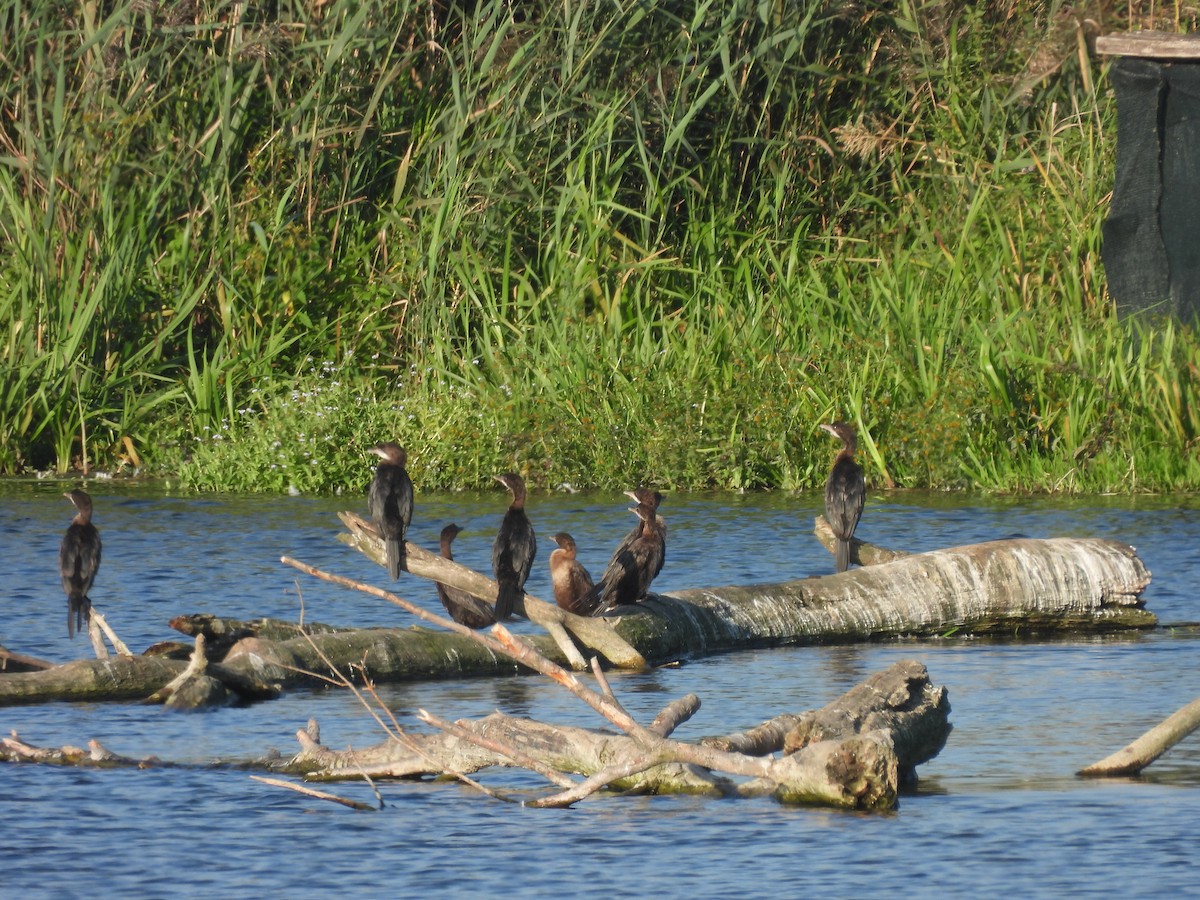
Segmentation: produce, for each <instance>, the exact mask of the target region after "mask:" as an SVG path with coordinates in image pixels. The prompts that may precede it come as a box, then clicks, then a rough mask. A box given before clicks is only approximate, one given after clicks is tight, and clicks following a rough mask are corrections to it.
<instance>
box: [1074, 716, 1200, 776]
mask: <svg viewBox="0 0 1200 900" xmlns="http://www.w3.org/2000/svg"><path fill="white" fill-rule="evenodd" d="M1197 728H1200V698H1197V699H1195V700H1193V701H1192V702H1191V703H1189V704H1188V705H1187V706H1185V707H1183V708H1182V709H1180V710H1178V711H1177V712H1174V713H1172V714H1171V715H1170V716H1168V717H1167V718H1166V719H1164V720H1163V721H1162V722H1160V723H1159V724H1157V725H1155V726H1154V727H1153V728H1151V729H1150V730H1149V731H1147V732H1146V733H1145V734H1143V735H1142V736H1141V737H1140V738H1138V739H1137V740H1136V741H1134V742H1133V743H1132V744H1130V745H1129V746H1127V747H1124V748H1122V749H1120V750H1118V751H1117V752H1116V753H1114V754H1112V755H1111V756H1106V757H1105V758H1104V759H1102V760H1100V761H1099V762H1095V763H1092V764H1091V765H1090V766H1088V767H1087V768H1084V769H1081V770H1080V771H1079V773H1078V774H1080V775H1086V776H1096V777H1104V776H1118V775H1136V774H1137V773H1138V772H1140V771H1142V769H1144V768H1146V766H1148V765H1150V763H1152V762H1154V761H1155V760H1156V759H1158V758H1159V757H1160V756H1162V755H1163V754H1164V753H1166V752H1167V751H1168V750H1170V749H1171V748H1172V747H1174V746H1175V745H1176V744H1178V743H1179V742H1180V741H1182V740H1183V739H1184V738H1185V737H1187V736H1188V735H1189V734H1191V733H1192V732H1193V731H1195V730H1196V729H1197Z"/></svg>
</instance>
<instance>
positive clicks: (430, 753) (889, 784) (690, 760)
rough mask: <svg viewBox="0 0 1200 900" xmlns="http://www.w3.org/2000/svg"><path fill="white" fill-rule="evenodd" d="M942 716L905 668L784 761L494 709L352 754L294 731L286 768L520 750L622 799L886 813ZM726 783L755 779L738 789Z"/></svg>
mask: <svg viewBox="0 0 1200 900" xmlns="http://www.w3.org/2000/svg"><path fill="white" fill-rule="evenodd" d="M949 711H950V705H949V702H948V699H947V694H946V691H945V689H944V688H941V687H934V686H933V685H932V684H931V683H930V680H929V676H928V673H927V672H926V670H925V667H924V666H923V665H921V663H919V662H915V661H903V662H899V663H896V664H895V665H893V666H891V667H890V668H888V669H886V670H884V671H883V672H880V673H877V674H875V675H873V676H871V677H870V678H869V679H867V681H866V682H864V683H863V684H861V685H859V686H858V687H856V688H854V689H853V690H851V691H849V692H847V693H846V694H844V695H843V696H842V697H839V698H838V699H837V700H835V701H834V702H833V703H830V704H829V705H828V706H826V707H824V708H823V709H821V710H817V711H815V712H811V713H808V714H805V715H803V716H797V717H794V718H795V719H796V720H797V721H798V722H799V723H800V724H799V725H798V726H797V728H794V729H792V734H793V737H791V738H789V740H788V746H787V747H785V748H784V749H785V750H786V752H787V755H786V756H783V757H782V758H779V759H764V758H762V757H761V756H751V755H748V754H743V753H737V752H732V751H726V750H721V749H718V747H717V745H718V744H719V743H720V741H719V740H714V739H710V740H708V741H706V742H704V743H702V744H700V745H689V744H682V743H680V742H668V741H665V740H664V741H662V742H661V745H660V744H659V742H654V743H652V744H650V745H649V746H647V744H646V743H645V742H644V741H643V740H641V739H639V738H638V737H637V736H636V735H629V734H613V733H611V732H605V731H596V730H591V729H585V728H576V727H564V726H561V725H547V724H545V723H542V722H536V721H533V720H530V719H522V718H515V717H512V716H507V715H504V714H503V713H493V714H492V715H489V716H487V717H486V718H484V719H481V720H478V721H470V720H460V721H458V722H455V723H454V726H455V727H454V731H453V733H447V732H434V733H428V734H415V733H413V732H404V733H403V740H398V739H396V738H392V739H389V740H387V741H385V742H383V743H381V744H378V745H376V746H373V747H367V748H363V749H360V750H331V749H329V748H327V747H325V746H323V745H322V744H321V743H320V742H319V740H317V739H315V738H314V737H313V736H312V732H311V731H300V732H298V733H297V735H296V738H297V740H298V741H299V743H300V748H301V749H300V753H299V754H298V755H297V756H296V757H295V758H294V759H293V760H292V762H291V764H290V767H291V768H292V770H293V771H296V772H303V773H305V774H306V775H307V776H308V777H309V778H310V779H315V780H344V779H352V778H358V777H364V776H370V777H374V778H381V777H384V778H398V777H414V776H437V775H444V774H459V773H473V772H478V771H480V770H482V769H486V768H489V767H493V766H514V765H524V763H522V762H517V761H514V760H513V759H512V758H511V757H510V756H509V755H508V754H507V753H506V752H504V751H503V750H498V749H494V748H497V747H519V748H520V753H521V754H522V755H524V756H526V757H532V758H533V759H534V760H536V762H537V763H538V764H539V765H540V766H543V767H546V768H549V769H551V770H554V771H559V772H571V773H576V774H580V775H585V776H592V775H595V774H596V773H598V772H602V771H605V770H608V771H625V772H629V774H628V775H623V776H621V777H618V778H614V779H613V780H612V781H611V782H610V784H611V787H612V788H615V789H618V790H622V791H636V792H640V793H701V794H706V795H711V796H725V797H728V796H743V797H745V796H772V797H775V798H776V799H779V800H781V801H784V802H788V803H806V804H819V805H823V806H835V807H841V808H859V809H890V808H892V807H893V806H895V804H896V800H897V796H898V793H899V789H900V787H901V785H902V784H904V783H905V781H906V780H907V782H908V783H913V782H915V778H916V776H915V770H916V766H918V765H919V764H921V763H924V762H926V761H928V760H929V759H932V758H933V757H934V756H936V755H937V753H938V752H939V751H940V750H941V749H942V747H943V746H945V742H946V738H947V736H948V735H949V733H950V724H949ZM797 729H799V731H801V732H803V734H802V735H800V734H797ZM736 742H737V740H736V739H734V741H733V743H736ZM758 749H759V750H760V751H763V752H764V753H765V752H770V751H768V750H766V749H765V748H763V747H759V748H758ZM775 749H778V747H776V748H775ZM706 751H708V752H706ZM731 775H732V776H747V775H749V776H752V777H750V778H749V779H748V780H741V781H739V780H737V779H736V778H735V777H730V776H731ZM531 805H546V804H544V803H541V802H537V801H535V802H534V803H533V804H531Z"/></svg>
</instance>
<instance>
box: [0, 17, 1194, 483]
mask: <svg viewBox="0 0 1200 900" xmlns="http://www.w3.org/2000/svg"><path fill="white" fill-rule="evenodd" d="M1156 10H1159V6H1158V5H1152V4H1130V5H1129V6H1125V5H1120V4H1118V5H1116V6H1111V7H1110V6H1101V5H1090V4H1086V5H1085V4H1074V5H1073V4H1066V3H1019V2H1015V0H991V2H989V3H985V4H974V3H965V2H961V0H947V2H943V3H935V4H927V5H922V6H916V5H912V4H909V3H906V2H900V3H895V4H883V3H876V2H866V3H858V4H844V5H835V4H830V5H825V4H817V3H809V4H778V3H762V2H757V0H754V2H752V0H719V2H718V0H710V2H704V0H701V2H689V3H677V2H669V0H655V2H650V3H646V2H636V3H635V2H627V0H612V2H605V3H556V2H536V3H529V4H520V5H513V4H509V3H507V2H503V0H480V2H478V3H472V4H440V3H433V2H429V0H423V2H400V3H395V4H392V3H384V2H381V0H365V2H348V0H330V2H328V3H323V4H305V3H297V2H289V0H284V2H281V3H278V4H273V5H271V6H270V7H269V8H261V9H260V8H257V7H255V6H254V5H249V6H246V5H242V4H226V3H221V2H210V0H199V2H196V3H189V4H165V3H164V4H157V5H156V4H154V3H145V2H142V0H130V2H125V3H122V2H115V3H103V4H98V5H97V4H81V5H76V4H64V3H60V2H51V0H37V2H33V3H28V2H24V3H17V2H15V0H0V16H2V17H3V20H4V26H5V27H4V28H3V30H2V31H0V42H2V50H3V54H4V58H5V59H6V60H7V61H8V64H9V65H10V66H11V67H12V68H14V69H15V70H16V72H17V73H18V74H19V77H15V78H10V79H6V80H5V82H4V83H3V84H2V85H0V109H3V112H4V115H3V118H2V120H0V142H2V146H0V229H2V233H3V236H4V241H5V244H6V246H7V251H8V252H6V253H5V254H4V255H3V257H2V258H0V324H2V326H3V329H2V331H0V370H3V373H4V376H3V383H2V385H0V472H6V473H12V472H16V471H23V470H27V469H30V468H37V469H44V468H56V469H58V470H59V471H66V470H67V469H69V468H70V467H72V466H79V465H88V466H92V467H99V468H103V469H115V468H120V467H122V466H128V467H137V468H143V469H150V470H157V471H169V472H176V473H178V474H179V475H180V477H181V478H182V480H183V482H184V483H185V484H188V485H190V486H193V487H196V488H200V489H218V490H220V489H236V490H270V491H277V490H286V489H289V488H293V489H296V490H301V491H306V492H308V491H330V490H338V489H342V488H344V489H347V490H355V491H357V490H361V489H363V488H364V487H365V485H366V482H367V480H368V479H369V476H370V463H369V459H368V456H367V454H366V449H367V448H368V447H369V446H371V445H372V444H374V443H376V442H377V441H379V440H382V439H394V440H398V441H400V442H401V443H403V444H404V445H405V446H407V447H408V449H409V458H410V460H411V463H410V470H411V471H412V473H413V478H414V481H416V482H417V483H418V484H420V485H422V486H423V487H425V488H427V489H428V488H434V487H441V488H453V487H474V486H481V485H484V484H488V483H490V482H491V477H492V475H493V474H494V473H496V472H500V471H504V470H518V471H521V472H522V473H524V474H525V476H526V478H527V480H529V481H530V482H531V483H532V484H534V485H536V486H538V487H549V488H555V487H558V486H561V485H573V486H576V487H589V486H594V487H605V488H612V487H622V488H623V487H627V486H628V485H630V484H633V483H638V482H651V483H654V484H657V485H661V486H665V487H672V488H701V487H721V488H760V487H778V488H784V489H799V488H813V487H816V486H818V485H819V484H821V483H822V482H823V479H824V476H825V471H826V469H827V466H828V462H829V459H830V458H831V456H832V450H833V448H831V447H830V446H828V441H827V439H824V435H823V434H822V433H821V432H819V431H818V430H817V428H816V426H817V424H818V423H819V422H822V421H830V420H832V419H834V418H846V419H848V420H850V421H852V422H854V423H856V425H857V426H858V428H859V433H860V452H861V456H862V457H863V459H864V462H865V464H866V467H867V471H868V478H869V480H870V481H871V482H872V484H874V485H881V486H882V485H890V484H896V485H902V486H906V487H934V488H959V487H978V488H983V489H992V490H1063V491H1101V490H1105V491H1107V490H1123V491H1130V490H1181V489H1195V488H1196V487H1197V486H1200V459H1198V457H1197V451H1196V446H1195V443H1196V438H1197V435H1200V407H1198V405H1197V392H1198V378H1200V368H1198V363H1200V340H1198V339H1197V336H1196V334H1195V332H1194V331H1193V329H1192V328H1191V327H1190V326H1183V325H1179V324H1174V323H1171V322H1155V321H1125V320H1121V319H1119V318H1118V317H1117V315H1116V313H1115V311H1114V310H1113V308H1112V304H1111V301H1110V300H1109V299H1108V298H1107V295H1106V294H1105V288H1104V276H1103V271H1102V268H1101V263H1100V256H1099V247H1100V225H1101V222H1102V221H1103V218H1104V216H1105V214H1106V212H1107V205H1108V193H1109V191H1110V189H1111V184H1112V172H1113V155H1114V153H1113V151H1114V141H1115V134H1116V109H1115V103H1114V100H1113V98H1112V95H1111V91H1110V89H1109V87H1108V85H1107V83H1106V79H1105V65H1104V63H1103V61H1102V60H1101V59H1099V58H1097V57H1096V56H1095V55H1094V54H1092V53H1090V52H1089V49H1088V40H1089V37H1090V36H1091V35H1093V34H1094V33H1095V31H1096V30H1097V29H1103V30H1109V29H1122V28H1140V27H1151V26H1155V27H1160V28H1167V29H1178V28H1193V27H1194V26H1195V24H1196V23H1195V22H1193V21H1190V20H1188V21H1183V20H1181V19H1180V18H1179V14H1178V13H1175V14H1173V15H1169V16H1168V17H1167V18H1166V19H1161V18H1160V19H1154V18H1153V16H1154V13H1155V11H1156ZM1160 14H1161V13H1160Z"/></svg>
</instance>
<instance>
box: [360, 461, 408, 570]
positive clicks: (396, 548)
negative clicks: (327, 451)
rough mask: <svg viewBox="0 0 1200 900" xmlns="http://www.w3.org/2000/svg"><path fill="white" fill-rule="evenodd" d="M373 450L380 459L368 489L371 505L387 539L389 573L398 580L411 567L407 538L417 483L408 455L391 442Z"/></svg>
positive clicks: (378, 527)
mask: <svg viewBox="0 0 1200 900" xmlns="http://www.w3.org/2000/svg"><path fill="white" fill-rule="evenodd" d="M371 452H372V453H374V454H375V455H376V456H378V457H379V460H380V462H379V465H378V466H376V467H375V477H374V478H372V479H371V487H370V490H368V491H367V507H368V508H369V509H370V510H371V518H372V519H373V520H374V522H375V527H376V528H377V529H378V530H379V536H380V537H381V538H383V548H384V555H385V557H386V559H387V569H388V575H390V576H391V577H392V579H393V580H395V579H397V578H399V577H400V570H401V569H407V568H408V560H407V559H406V557H405V553H404V539H405V534H406V533H407V531H408V526H409V523H410V522H412V513H413V486H412V481H411V480H410V479H409V477H408V471H407V470H406V469H405V468H404V465H405V463H406V462H408V454H407V453H405V451H404V448H403V447H401V446H400V445H399V444H394V443H391V442H390V441H389V442H386V443H383V444H379V445H378V446H376V447H372V448H371Z"/></svg>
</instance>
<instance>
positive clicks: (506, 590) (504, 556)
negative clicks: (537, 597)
mask: <svg viewBox="0 0 1200 900" xmlns="http://www.w3.org/2000/svg"><path fill="white" fill-rule="evenodd" d="M496 480H497V481H499V482H500V483H501V484H502V485H504V486H505V487H506V488H508V490H509V492H510V493H511V494H512V502H511V503H509V505H508V511H507V512H506V513H505V514H504V519H503V520H502V521H501V522H500V530H499V531H498V532H497V533H496V539H495V540H494V541H493V542H492V574H493V575H494V576H495V578H496V584H497V592H496V619H497V621H500V622H503V621H504V620H505V619H507V618H509V616H511V615H512V611H513V608H514V606H515V605H516V602H517V600H518V599H519V598H521V597H522V596H523V595H524V593H525V579H526V578H528V577H529V570H530V569H531V568H533V558H534V556H536V555H537V539H536V537H535V536H534V533H533V525H532V524H531V523H530V521H529V517H528V516H527V515H525V480H524V479H523V478H521V476H520V475H517V474H515V473H512V472H509V473H508V474H505V475H497V476H496Z"/></svg>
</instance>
